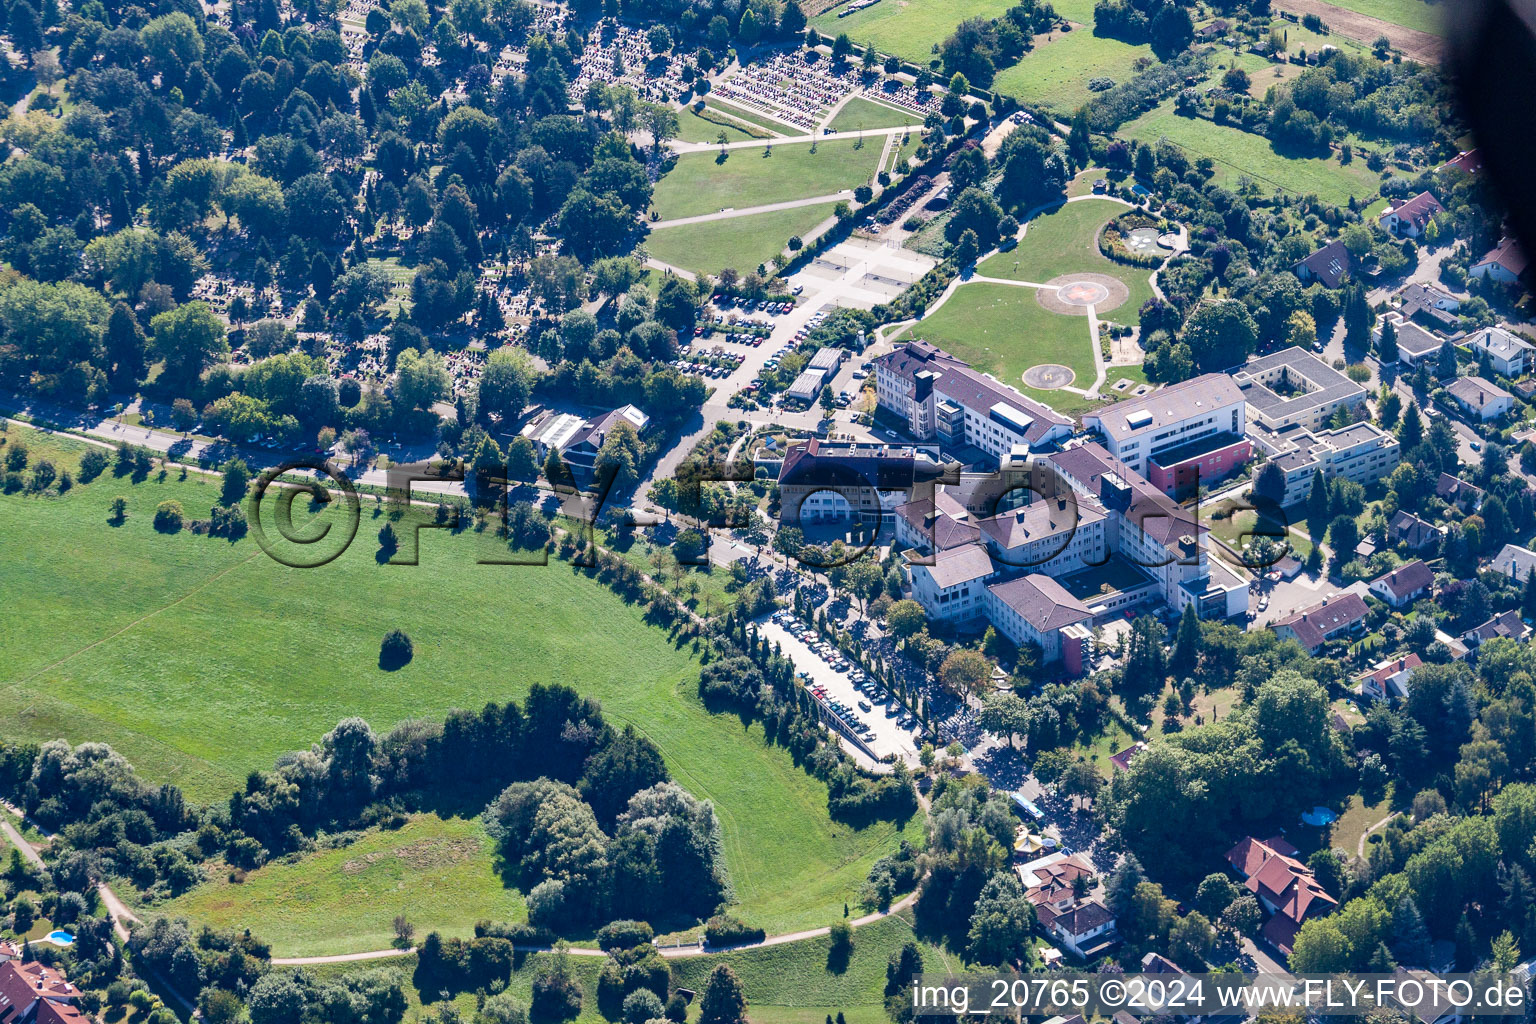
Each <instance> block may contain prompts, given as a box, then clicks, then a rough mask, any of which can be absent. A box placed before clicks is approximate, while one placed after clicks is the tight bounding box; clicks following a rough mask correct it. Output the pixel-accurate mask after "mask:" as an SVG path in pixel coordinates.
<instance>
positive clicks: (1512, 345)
mask: <svg viewBox="0 0 1536 1024" xmlns="http://www.w3.org/2000/svg"><path fill="white" fill-rule="evenodd" d="M1467 344H1468V345H1469V346H1471V348H1472V351H1473V352H1474V353H1478V354H1484V353H1486V354H1487V356H1488V362H1489V364H1490V365H1491V366H1492V367H1493V370H1494V372H1495V373H1497V374H1498V375H1499V376H1501V377H1511V378H1513V377H1519V376H1521V375H1522V374H1524V373H1525V371H1526V369H1527V368H1528V367H1529V366H1530V365H1531V352H1532V351H1533V350H1536V345H1532V344H1531V343H1530V342H1528V341H1526V340H1525V339H1523V338H1520V337H1517V336H1515V335H1513V334H1511V333H1510V332H1508V331H1506V330H1504V329H1503V328H1502V327H1485V328H1483V329H1482V330H1480V331H1478V332H1477V333H1476V334H1474V335H1472V337H1470V338H1469V339H1467Z"/></svg>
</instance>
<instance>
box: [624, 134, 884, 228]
mask: <svg viewBox="0 0 1536 1024" xmlns="http://www.w3.org/2000/svg"><path fill="white" fill-rule="evenodd" d="M881 141H882V140H879V139H867V140H864V144H863V146H862V147H861V146H860V145H859V140H857V139H838V140H836V141H830V142H820V143H810V142H800V143H793V144H789V145H782V146H781V145H772V144H771V143H765V145H764V148H763V149H759V148H757V147H756V146H748V147H745V148H742V149H732V150H727V151H726V156H725V159H724V160H721V159H720V154H719V153H717V152H708V153H684V154H683V155H682V156H680V157H678V158H677V164H676V166H674V167H673V168H672V170H670V171H668V172H667V175H666V177H664V178H662V179H661V180H660V181H659V182H657V183H656V191H655V194H654V196H653V198H652V206H654V207H655V209H656V211H657V212H658V213H659V214H660V215H661V219H662V220H672V219H675V218H678V217H697V216H699V215H701V214H706V213H714V212H715V211H717V210H721V209H725V208H732V209H737V210H744V209H746V208H748V207H751V206H766V205H768V204H769V203H782V202H787V201H789V200H792V199H808V198H810V197H812V196H825V195H832V194H834V193H836V192H840V191H842V190H843V189H851V188H853V187H855V186H857V185H862V184H866V183H868V182H869V181H871V180H872V179H873V178H874V176H875V165H876V164H877V163H878V162H879V160H880V153H881V148H882V147H881V145H880V143H881ZM812 148H814V149H815V152H812V151H811V150H812ZM765 150H769V151H770V153H769V155H767V156H764V155H763V154H764V151H765Z"/></svg>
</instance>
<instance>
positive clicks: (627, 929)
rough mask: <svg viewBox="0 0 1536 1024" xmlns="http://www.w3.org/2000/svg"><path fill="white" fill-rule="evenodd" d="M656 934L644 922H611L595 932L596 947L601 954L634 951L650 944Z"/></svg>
mask: <svg viewBox="0 0 1536 1024" xmlns="http://www.w3.org/2000/svg"><path fill="white" fill-rule="evenodd" d="M655 934H656V932H655V930H654V929H653V928H651V926H650V925H649V924H647V923H646V922H644V921H611V922H609V923H608V924H605V925H603V926H602V927H601V928H599V929H598V930H597V945H598V948H599V949H601V950H603V952H605V953H606V952H608V951H609V950H614V949H634V948H635V947H636V946H640V945H644V944H645V943H647V942H650V941H651V939H652V938H653V937H654V936H655Z"/></svg>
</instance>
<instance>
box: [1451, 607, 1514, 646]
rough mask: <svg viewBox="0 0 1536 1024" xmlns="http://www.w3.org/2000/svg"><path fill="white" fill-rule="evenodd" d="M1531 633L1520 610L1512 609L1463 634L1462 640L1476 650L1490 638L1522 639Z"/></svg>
mask: <svg viewBox="0 0 1536 1024" xmlns="http://www.w3.org/2000/svg"><path fill="white" fill-rule="evenodd" d="M1530 635H1531V627H1530V626H1528V625H1526V624H1525V621H1524V620H1523V619H1521V618H1520V613H1519V612H1517V611H1515V610H1514V609H1510V610H1509V611H1507V612H1500V613H1499V614H1498V615H1495V616H1494V617H1493V618H1491V619H1489V620H1488V621H1487V622H1484V623H1483V624H1481V625H1479V626H1476V627H1474V628H1472V629H1469V630H1467V631H1466V632H1465V633H1463V634H1461V642H1462V643H1464V644H1466V645H1467V648H1468V649H1469V650H1474V651H1475V650H1476V649H1477V648H1479V647H1481V646H1482V645H1483V644H1484V643H1485V642H1486V641H1488V640H1499V639H1503V640H1515V641H1520V640H1524V639H1525V638H1526V637H1528V636H1530Z"/></svg>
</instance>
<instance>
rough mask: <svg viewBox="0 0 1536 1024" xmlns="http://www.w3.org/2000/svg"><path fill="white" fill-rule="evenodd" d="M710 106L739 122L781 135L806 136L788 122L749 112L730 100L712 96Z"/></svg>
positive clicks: (753, 111) (752, 111)
mask: <svg viewBox="0 0 1536 1024" xmlns="http://www.w3.org/2000/svg"><path fill="white" fill-rule="evenodd" d="M709 106H710V107H712V108H713V109H715V110H718V111H720V112H721V113H722V114H725V115H726V116H728V117H733V118H735V119H736V120H738V121H745V122H747V123H748V124H750V125H756V126H757V127H759V128H766V129H767V130H768V131H770V132H774V133H777V134H779V135H801V134H804V133H803V132H802V131H801V130H800V129H798V128H796V127H795V126H794V125H792V124H790V123H789V122H788V121H780V120H778V119H777V118H773V117H769V116H768V115H767V114H760V113H758V112H757V111H755V110H748V109H747V108H746V107H743V106H741V105H740V104H738V103H732V102H730V101H729V100H723V99H721V98H720V97H718V96H714V95H711V96H710V97H709Z"/></svg>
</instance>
